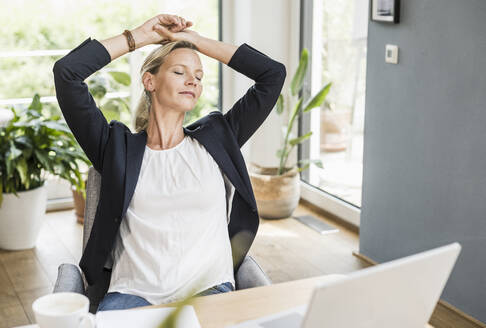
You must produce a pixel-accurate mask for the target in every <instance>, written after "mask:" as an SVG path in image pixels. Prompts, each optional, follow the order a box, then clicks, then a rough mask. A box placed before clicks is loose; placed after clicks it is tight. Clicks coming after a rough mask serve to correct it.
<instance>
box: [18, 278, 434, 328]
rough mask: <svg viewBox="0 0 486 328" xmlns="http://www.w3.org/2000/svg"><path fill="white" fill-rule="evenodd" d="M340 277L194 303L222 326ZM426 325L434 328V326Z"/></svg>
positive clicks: (306, 295) (214, 325) (295, 302)
mask: <svg viewBox="0 0 486 328" xmlns="http://www.w3.org/2000/svg"><path fill="white" fill-rule="evenodd" d="M339 277H341V275H326V276H318V277H313V278H307V279H301V280H294V281H289V282H284V283H279V284H274V285H270V286H263V287H257V288H251V289H243V290H237V291H234V292H229V293H222V294H216V295H209V296H203V297H197V298H195V299H194V302H193V304H192V305H193V306H194V309H195V310H196V313H197V317H198V319H199V322H200V323H201V327H202V328H222V327H225V326H228V325H233V324H236V323H239V322H242V321H245V320H251V319H256V318H259V317H261V316H265V315H268V314H273V313H276V312H279V311H283V310H287V309H290V308H292V307H295V306H299V305H302V304H305V303H307V302H309V301H310V298H311V296H312V291H313V290H314V287H315V286H316V285H317V284H319V283H322V282H327V281H330V280H334V279H339ZM167 306H173V304H164V305H152V306H145V307H144V308H157V307H167ZM137 309H141V308H137ZM134 310H135V309H134ZM22 327H23V328H28V327H29V328H36V327H38V326H37V325H29V326H22ZM426 327H428V328H432V326H430V325H427V326H426ZM18 328H20V327H18Z"/></svg>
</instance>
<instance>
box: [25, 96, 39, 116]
mask: <svg viewBox="0 0 486 328" xmlns="http://www.w3.org/2000/svg"><path fill="white" fill-rule="evenodd" d="M28 109H33V110H35V111H36V112H37V113H39V114H40V112H41V110H42V103H41V101H40V96H39V94H38V93H36V94H35V95H34V98H32V102H31V103H30V105H29V107H28Z"/></svg>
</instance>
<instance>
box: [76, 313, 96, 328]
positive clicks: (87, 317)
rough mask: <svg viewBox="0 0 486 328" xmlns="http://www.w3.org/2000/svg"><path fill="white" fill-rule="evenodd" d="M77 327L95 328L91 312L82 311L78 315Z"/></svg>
mask: <svg viewBox="0 0 486 328" xmlns="http://www.w3.org/2000/svg"><path fill="white" fill-rule="evenodd" d="M78 327H79V328H96V320H95V316H94V314H93V313H90V312H88V313H84V314H83V315H82V316H81V317H79V324H78Z"/></svg>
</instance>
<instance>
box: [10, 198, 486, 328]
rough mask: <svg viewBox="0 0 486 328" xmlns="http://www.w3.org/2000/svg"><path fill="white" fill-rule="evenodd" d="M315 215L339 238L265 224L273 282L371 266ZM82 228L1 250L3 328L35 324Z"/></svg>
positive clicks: (68, 216)
mask: <svg viewBox="0 0 486 328" xmlns="http://www.w3.org/2000/svg"><path fill="white" fill-rule="evenodd" d="M303 214H312V215H314V216H316V217H318V218H320V219H322V220H324V221H325V222H327V223H329V224H331V225H334V226H336V227H337V228H338V229H339V230H340V231H339V232H338V233H333V234H328V235H320V234H318V233H317V232H315V231H314V230H312V229H310V228H308V227H307V226H305V225H303V224H301V223H300V222H298V221H296V220H295V219H292V218H288V219H283V220H261V221H260V227H259V230H258V234H257V237H256V239H255V241H254V243H253V245H252V248H251V250H250V254H251V255H252V256H253V257H254V258H255V259H256V260H257V262H258V263H259V264H260V265H261V267H262V268H263V269H264V270H265V272H267V274H268V276H269V277H270V279H271V280H272V281H273V283H279V282H285V281H290V280H296V279H302V278H307V277H313V276H318V275H323V274H330V273H347V272H352V271H355V270H359V269H361V268H364V267H367V266H368V264H367V263H366V262H364V261H363V260H361V259H359V258H357V257H355V256H353V255H352V252H353V251H357V250H358V246H359V245H358V244H359V239H358V233H357V232H356V231H353V229H350V228H348V227H346V226H345V225H342V224H339V223H337V222H336V221H333V220H330V219H328V218H327V217H326V216H324V215H322V213H320V212H319V211H318V210H317V209H315V208H314V207H313V206H311V205H309V204H306V203H301V204H300V205H299V207H298V208H297V209H296V211H295V212H294V215H295V216H297V215H303ZM82 229H83V228H82V226H81V225H80V224H78V223H76V218H75V216H74V211H73V210H67V211H58V212H50V213H47V214H46V215H45V222H44V225H43V227H42V230H41V233H40V236H39V239H38V242H37V245H36V247H35V248H33V249H30V250H23V251H3V250H0V328H4V327H8V328H10V327H12V326H18V325H25V324H29V323H33V322H34V317H33V313H32V309H31V305H32V302H33V301H34V300H35V299H36V298H37V297H39V296H42V295H44V294H47V293H50V292H51V291H52V288H53V285H54V283H55V281H56V277H57V267H58V266H59V264H61V263H68V262H69V263H78V261H79V259H80V257H81V249H82ZM441 310H443V309H440V308H438V309H437V310H436V313H435V314H434V316H433V318H434V317H435V318H436V319H435V320H432V321H431V322H432V323H433V324H434V326H435V327H436V328H452V327H455V328H459V327H462V328H473V327H474V328H477V327H479V326H476V325H467V324H464V323H463V322H461V321H460V320H459V321H458V319H457V318H454V317H451V316H450V314H449V313H447V312H446V313H445V314H444V313H442V312H441Z"/></svg>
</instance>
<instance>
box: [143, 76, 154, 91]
mask: <svg viewBox="0 0 486 328" xmlns="http://www.w3.org/2000/svg"><path fill="white" fill-rule="evenodd" d="M142 83H143V86H144V88H145V90H147V91H150V92H152V91H154V90H155V81H154V76H153V74H152V73H150V72H145V73H143V75H142Z"/></svg>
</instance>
